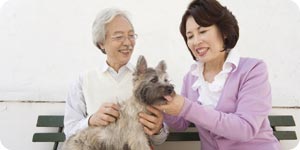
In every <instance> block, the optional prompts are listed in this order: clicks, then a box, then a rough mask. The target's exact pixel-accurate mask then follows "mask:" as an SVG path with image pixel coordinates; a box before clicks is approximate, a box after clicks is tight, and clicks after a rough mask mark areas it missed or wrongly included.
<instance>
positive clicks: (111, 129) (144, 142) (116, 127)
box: [63, 56, 174, 150]
mask: <svg viewBox="0 0 300 150" xmlns="http://www.w3.org/2000/svg"><path fill="white" fill-rule="evenodd" d="M133 76H134V77H133V95H132V96H131V98H130V99H128V100H125V101H123V102H120V106H121V110H120V118H119V119H118V120H117V121H116V122H115V123H111V124H110V125H108V126H105V127H102V126H100V127H88V128H87V129H84V130H82V131H80V132H79V133H77V134H75V135H74V136H71V137H70V138H69V139H68V140H67V141H66V142H65V144H64V146H63V150H124V149H129V150H151V148H150V146H149V139H148V136H147V135H146V134H145V132H144V130H143V125H142V124H141V123H139V121H138V119H139V117H138V113H140V112H147V111H146V106H147V105H153V104H164V103H166V100H165V99H164V96H165V95H170V94H174V88H173V86H172V85H171V84H170V83H169V81H168V79H167V73H166V64H165V62H164V61H161V62H160V63H159V64H158V65H157V67H156V68H155V69H154V68H147V62H146V60H145V58H144V57H143V56H140V57H139V59H138V62H137V66H136V70H135V72H134V74H133Z"/></svg>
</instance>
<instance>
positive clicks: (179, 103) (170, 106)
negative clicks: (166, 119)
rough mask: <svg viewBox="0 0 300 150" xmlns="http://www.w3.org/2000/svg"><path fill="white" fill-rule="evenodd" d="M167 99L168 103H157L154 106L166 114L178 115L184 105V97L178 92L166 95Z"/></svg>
mask: <svg viewBox="0 0 300 150" xmlns="http://www.w3.org/2000/svg"><path fill="white" fill-rule="evenodd" d="M165 99H166V100H167V104H163V105H155V106H154V107H155V108H157V109H159V110H161V111H163V112H164V113H166V114H169V115H173V116H177V115H178V114H179V113H180V111H181V109H182V107H183V104H184V97H182V96H181V95H177V94H176V95H174V96H170V95H168V96H165Z"/></svg>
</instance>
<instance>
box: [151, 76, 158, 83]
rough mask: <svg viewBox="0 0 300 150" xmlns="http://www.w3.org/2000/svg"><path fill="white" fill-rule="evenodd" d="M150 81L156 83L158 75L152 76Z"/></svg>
mask: <svg viewBox="0 0 300 150" xmlns="http://www.w3.org/2000/svg"><path fill="white" fill-rule="evenodd" d="M150 81H151V82H152V83H156V82H157V81H158V77H154V78H153V79H151V80H150Z"/></svg>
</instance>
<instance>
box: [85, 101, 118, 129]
mask: <svg viewBox="0 0 300 150" xmlns="http://www.w3.org/2000/svg"><path fill="white" fill-rule="evenodd" d="M119 110H120V106H119V105H117V104H115V103H104V104H103V105H101V106H100V107H99V109H98V111H97V112H95V113H94V114H93V115H92V116H91V117H90V118H89V126H107V125H109V124H110V123H112V122H115V121H116V120H117V119H118V118H119V115H120V114H119Z"/></svg>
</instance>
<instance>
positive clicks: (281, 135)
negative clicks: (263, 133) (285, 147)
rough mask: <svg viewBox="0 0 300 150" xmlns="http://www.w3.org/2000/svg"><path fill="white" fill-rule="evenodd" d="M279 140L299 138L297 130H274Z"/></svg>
mask: <svg viewBox="0 0 300 150" xmlns="http://www.w3.org/2000/svg"><path fill="white" fill-rule="evenodd" d="M273 134H274V135H275V136H276V138H277V139H278V140H297V136H296V132H295V131H273Z"/></svg>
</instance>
